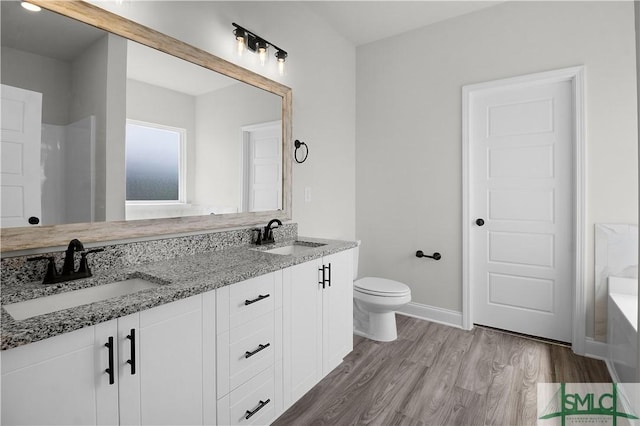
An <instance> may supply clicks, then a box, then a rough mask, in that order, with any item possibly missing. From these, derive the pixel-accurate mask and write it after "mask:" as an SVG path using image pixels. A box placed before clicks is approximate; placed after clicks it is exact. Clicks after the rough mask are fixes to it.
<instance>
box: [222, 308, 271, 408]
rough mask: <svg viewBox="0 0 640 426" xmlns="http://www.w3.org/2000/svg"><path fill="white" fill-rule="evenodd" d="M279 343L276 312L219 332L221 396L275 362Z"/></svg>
mask: <svg viewBox="0 0 640 426" xmlns="http://www.w3.org/2000/svg"><path fill="white" fill-rule="evenodd" d="M278 344H279V342H276V336H275V329H274V313H273V312H270V313H268V314H266V315H263V316H261V317H259V318H256V319H255V320H253V321H250V322H248V323H246V324H243V325H241V326H239V327H236V328H234V329H233V330H231V331H230V332H227V333H222V334H219V335H218V347H219V348H220V349H221V350H220V351H219V352H218V354H219V355H218V359H217V363H218V375H217V379H218V395H219V396H220V395H222V394H224V393H227V392H229V391H230V390H233V389H235V388H237V387H238V386H240V385H242V384H243V383H245V382H246V381H247V380H249V379H251V378H252V377H253V376H255V375H256V374H258V373H260V372H261V371H263V370H264V369H266V368H267V367H270V366H272V365H273V363H274V361H275V352H276V348H277V346H278Z"/></svg>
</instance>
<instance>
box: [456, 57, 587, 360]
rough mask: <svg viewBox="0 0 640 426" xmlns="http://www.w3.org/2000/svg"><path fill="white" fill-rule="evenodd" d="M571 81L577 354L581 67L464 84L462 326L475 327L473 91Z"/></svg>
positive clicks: (581, 318) (582, 317) (579, 346)
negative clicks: (471, 169)
mask: <svg viewBox="0 0 640 426" xmlns="http://www.w3.org/2000/svg"><path fill="white" fill-rule="evenodd" d="M560 81H571V82H572V86H573V109H574V121H575V127H574V185H573V193H574V223H575V227H574V234H575V235H574V244H575V245H574V247H575V250H574V256H575V257H574V265H575V268H574V277H573V278H574V285H573V296H574V306H573V320H572V322H573V324H572V338H571V343H572V349H573V351H574V352H575V353H577V354H584V353H585V333H586V331H585V326H586V300H585V297H586V291H585V288H584V285H585V270H584V268H585V252H586V247H585V223H586V222H585V206H586V191H585V188H586V173H585V167H586V163H585V158H586V141H585V90H584V87H585V68H584V66H577V67H571V68H565V69H560V70H555V71H547V72H541V73H536V74H529V75H525V76H519V77H513V78H506V79H502V80H495V81H489V82H486V83H479V84H472V85H467V86H463V87H462V327H463V328H464V329H465V330H471V329H472V328H473V309H472V307H471V300H472V297H473V294H472V288H471V285H470V277H469V273H470V272H469V265H470V262H469V260H470V259H469V256H470V253H471V250H470V247H469V232H470V220H471V212H470V202H469V195H470V193H469V191H470V186H471V181H470V179H471V176H470V173H469V108H470V97H471V95H472V93H473V92H477V91H481V90H488V89H493V88H497V87H503V86H515V85H518V86H526V85H531V84H539V83H553V82H560Z"/></svg>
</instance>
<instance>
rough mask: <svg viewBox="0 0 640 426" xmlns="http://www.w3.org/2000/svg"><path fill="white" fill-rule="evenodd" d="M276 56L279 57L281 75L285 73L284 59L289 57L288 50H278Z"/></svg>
mask: <svg viewBox="0 0 640 426" xmlns="http://www.w3.org/2000/svg"><path fill="white" fill-rule="evenodd" d="M276 58H278V72H279V73H280V75H284V61H285V60H286V59H287V52H285V51H284V50H278V51H277V52H276Z"/></svg>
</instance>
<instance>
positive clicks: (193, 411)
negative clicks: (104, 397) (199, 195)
mask: <svg viewBox="0 0 640 426" xmlns="http://www.w3.org/2000/svg"><path fill="white" fill-rule="evenodd" d="M139 334H140V365H139V368H140V417H141V423H142V424H144V425H167V424H173V425H175V424H180V425H191V424H202V423H203V419H202V385H203V367H202V296H201V295H198V296H193V297H189V298H187V299H183V300H179V301H177V302H172V303H168V304H166V305H162V306H158V307H156V308H152V309H149V310H147V311H142V312H140V333H139Z"/></svg>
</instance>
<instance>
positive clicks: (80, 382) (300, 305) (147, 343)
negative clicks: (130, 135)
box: [0, 240, 355, 425]
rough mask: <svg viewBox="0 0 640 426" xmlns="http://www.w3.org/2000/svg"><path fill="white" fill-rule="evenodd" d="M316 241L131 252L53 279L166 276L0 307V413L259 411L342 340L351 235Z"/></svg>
mask: <svg viewBox="0 0 640 426" xmlns="http://www.w3.org/2000/svg"><path fill="white" fill-rule="evenodd" d="M323 243H324V244H323V245H320V246H318V247H309V249H308V250H304V251H301V252H300V253H298V254H291V255H279V254H273V253H268V252H264V251H260V250H256V249H255V246H250V245H246V246H243V247H235V248H230V249H224V250H218V251H213V252H209V253H201V254H198V255H194V256H183V257H179V258H173V259H167V260H163V261H159V262H151V263H145V264H138V265H135V266H132V267H130V268H129V269H126V268H125V269H124V270H122V269H120V270H119V271H117V273H115V275H110V272H106V273H104V274H102V275H101V276H98V274H96V276H95V277H94V278H92V279H88V280H78V281H77V282H75V283H73V282H71V283H69V284H67V285H57V287H61V289H57V290H52V291H57V292H61V291H62V292H64V291H66V290H68V288H65V287H70V288H71V289H73V288H78V289H79V288H81V287H85V288H86V286H91V285H100V283H101V282H103V281H105V280H106V281H108V280H109V277H112V276H113V277H118V278H120V277H121V276H122V273H124V274H125V275H126V274H129V275H136V276H144V277H147V279H156V280H158V282H163V283H165V284H162V285H158V286H156V287H155V288H150V289H146V290H142V291H140V292H138V293H135V294H129V295H123V296H120V297H115V298H111V299H108V300H104V301H100V302H94V303H91V304H87V305H81V306H78V307H74V308H69V309H66V310H62V311H56V312H51V313H48V314H44V315H39V316H35V317H31V318H27V319H24V320H21V321H16V320H14V319H13V318H12V317H11V316H10V315H9V314H8V313H7V312H6V310H5V309H3V312H2V315H3V347H4V348H6V349H5V350H3V351H2V352H1V353H0V356H1V358H2V424H65V425H71V424H82V425H89V424H146V425H161V424H174V425H175V424H181V425H182V424H190V425H202V424H207V425H214V424H220V425H228V424H269V423H270V422H272V421H273V420H274V419H276V418H277V417H278V416H279V415H280V414H282V413H283V412H284V410H286V409H287V408H288V407H290V406H291V405H292V404H293V403H294V402H295V401H296V400H298V399H299V398H300V397H301V396H302V395H304V394H305V393H306V392H307V391H309V389H311V388H312V387H313V386H314V385H315V384H316V383H318V382H319V381H320V380H321V379H322V378H323V377H324V376H325V375H326V374H328V373H329V372H330V371H331V370H333V369H334V368H335V367H336V366H337V365H338V364H340V362H341V361H342V359H343V357H344V356H345V355H346V354H348V353H349V352H350V351H351V350H352V341H353V340H352V337H353V336H352V330H353V329H352V315H353V312H352V300H353V299H352V291H353V290H352V289H353V277H352V275H353V269H352V268H353V253H352V247H353V246H355V244H354V243H348V242H338V241H327V240H324V241H323ZM281 245H282V244H281ZM107 250H109V249H107ZM269 270H271V271H269ZM264 271H269V272H264ZM244 276H251V278H248V279H242V277H244ZM114 279H115V278H114ZM92 280H93V281H92ZM85 281H86V282H85ZM199 281H200V283H199ZM236 281H237V282H236ZM37 285H38V283H32V284H31V285H30V286H26V287H25V288H32V287H35V286H37ZM39 285H41V286H42V284H39ZM211 287H215V288H213V289H211ZM15 288H16V287H14V288H13V289H9V291H8V293H9V294H8V295H7V296H6V300H5V295H3V305H4V304H6V302H7V301H15V300H19V299H20V297H21V296H20V292H19V291H16V290H15ZM11 290H14V291H13V292H12V291H11ZM71 291H74V290H71ZM27 293H29V294H33V293H34V291H31V292H28V291H27V292H26V293H25V292H24V291H23V292H22V294H23V297H25V296H24V295H25V294H27ZM26 297H29V296H26ZM167 300H173V301H169V302H166V301H167ZM165 302H166V303H165ZM149 306H153V307H149ZM147 307H149V308H147ZM132 310H134V311H135V312H132V313H129V312H131V311H132ZM107 318H109V319H107ZM74 322H77V323H75V325H74V326H73V327H77V328H78V329H77V330H74V331H68V332H64V330H63V331H61V329H64V328H65V327H66V326H68V325H69V324H72V323H74ZM26 334H29V335H31V336H37V337H35V338H34V339H41V340H37V341H34V342H32V343H27V344H23V343H26V341H21V340H20V339H23V338H26V339H28V338H27V337H25V335H26ZM47 336H50V337H47ZM14 345H17V346H16V347H11V346H14Z"/></svg>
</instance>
